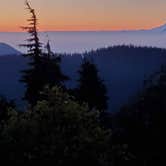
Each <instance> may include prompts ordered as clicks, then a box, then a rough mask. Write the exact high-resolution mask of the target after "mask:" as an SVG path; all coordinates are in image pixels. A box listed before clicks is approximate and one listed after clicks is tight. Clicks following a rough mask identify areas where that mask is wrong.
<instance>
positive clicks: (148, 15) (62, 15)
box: [0, 0, 166, 31]
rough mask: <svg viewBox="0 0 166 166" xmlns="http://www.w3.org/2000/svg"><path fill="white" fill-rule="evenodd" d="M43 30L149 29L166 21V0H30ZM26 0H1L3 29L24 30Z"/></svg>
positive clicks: (26, 15) (1, 28)
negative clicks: (22, 28)
mask: <svg viewBox="0 0 166 166" xmlns="http://www.w3.org/2000/svg"><path fill="white" fill-rule="evenodd" d="M29 2H30V3H31V5H32V7H33V8H35V10H36V14H37V17H38V19H39V25H38V26H39V29H40V30H41V31H54V30H55V31H82V30H86V31H88V30H89V31H91V30H94V31H96V30H129V29H148V28H152V27H156V26H159V25H162V24H164V23H166V0H29ZM28 17H29V14H28V11H27V10H26V9H25V3H24V0H1V3H0V31H21V28H20V26H24V25H27V22H26V20H27V19H28Z"/></svg>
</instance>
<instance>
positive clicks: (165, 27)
mask: <svg viewBox="0 0 166 166" xmlns="http://www.w3.org/2000/svg"><path fill="white" fill-rule="evenodd" d="M151 31H156V32H165V31H166V24H163V25H161V26H158V27H155V28H152V29H151Z"/></svg>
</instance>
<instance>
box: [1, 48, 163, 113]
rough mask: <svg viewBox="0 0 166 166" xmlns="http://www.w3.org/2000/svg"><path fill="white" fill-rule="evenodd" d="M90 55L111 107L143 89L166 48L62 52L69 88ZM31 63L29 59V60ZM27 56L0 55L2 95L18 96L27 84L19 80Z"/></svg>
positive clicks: (113, 108)
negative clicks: (77, 52) (105, 87)
mask: <svg viewBox="0 0 166 166" xmlns="http://www.w3.org/2000/svg"><path fill="white" fill-rule="evenodd" d="M83 56H90V57H91V58H92V59H93V61H94V63H95V64H97V67H98V69H99V74H100V77H101V78H102V79H103V80H104V81H105V84H106V86H107V89H108V96H109V98H110V100H109V110H111V111H114V110H117V109H118V108H119V107H120V106H122V105H123V104H125V103H127V102H128V101H130V100H133V96H135V95H136V94H137V93H138V92H139V90H141V89H142V88H143V81H144V79H147V78H148V76H150V75H151V74H153V73H154V72H156V71H158V70H159V69H160V66H161V65H162V64H165V63H166V50H165V49H159V48H147V47H134V46H115V47H109V48H103V49H98V50H96V51H91V52H89V53H85V54H84V55H83V54H73V55H72V56H71V55H63V58H62V70H63V73H64V74H66V75H68V76H69V77H70V78H71V80H70V81H68V83H67V86H68V87H75V86H76V80H77V79H78V73H77V71H78V69H79V67H80V64H81V61H82V57H83ZM27 62H28V60H27ZM27 62H26V58H23V57H21V56H3V57H0V75H1V77H0V94H4V95H6V96H8V97H10V98H17V99H19V98H20V97H21V96H23V92H24V86H23V84H21V83H20V82H19V79H20V77H21V73H20V71H21V70H23V69H25V68H26V64H27Z"/></svg>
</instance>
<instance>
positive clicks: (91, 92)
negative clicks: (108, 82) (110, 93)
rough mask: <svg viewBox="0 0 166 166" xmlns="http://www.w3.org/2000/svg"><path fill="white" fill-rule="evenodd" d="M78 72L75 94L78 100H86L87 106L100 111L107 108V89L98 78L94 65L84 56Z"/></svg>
mask: <svg viewBox="0 0 166 166" xmlns="http://www.w3.org/2000/svg"><path fill="white" fill-rule="evenodd" d="M78 72H79V75H80V76H79V80H78V88H77V90H76V92H77V93H76V96H77V98H78V100H79V101H80V102H87V103H88V105H89V107H90V108H91V109H92V108H96V109H98V110H100V111H102V110H106V109H107V100H108V97H107V95H106V93H107V90H106V87H105V85H104V83H103V80H101V79H100V78H99V75H98V70H97V67H96V65H95V64H94V63H93V62H92V61H90V60H88V59H87V58H84V60H83V63H82V65H81V68H80V70H79V71H78Z"/></svg>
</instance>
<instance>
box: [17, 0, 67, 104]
mask: <svg viewBox="0 0 166 166" xmlns="http://www.w3.org/2000/svg"><path fill="white" fill-rule="evenodd" d="M26 6H27V9H28V10H29V12H30V14H31V18H30V19H28V22H29V26H27V27H23V29H24V30H26V31H27V32H28V33H29V35H30V38H29V39H27V42H28V44H21V45H20V46H23V47H26V48H27V49H28V51H27V54H26V55H25V56H27V57H29V58H30V60H31V62H30V63H29V65H30V69H27V70H24V71H23V76H22V79H21V81H22V82H24V83H25V84H26V88H27V89H26V92H25V96H24V99H25V100H27V101H28V103H29V104H30V105H31V106H34V105H35V104H36V102H37V101H38V100H40V98H41V95H40V91H41V90H42V89H43V88H44V86H46V85H49V86H54V85H58V86H62V85H63V82H64V81H65V80H67V79H68V77H66V76H65V75H63V74H62V72H61V69H60V61H61V58H60V57H57V56H53V55H52V52H51V49H50V45H49V42H48V43H47V50H48V53H47V54H45V53H43V52H42V50H41V48H42V44H41V42H40V41H39V36H38V28H37V17H36V13H35V10H34V9H33V8H32V7H31V6H30V4H29V2H28V1H27V0H26Z"/></svg>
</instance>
